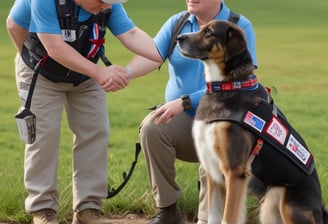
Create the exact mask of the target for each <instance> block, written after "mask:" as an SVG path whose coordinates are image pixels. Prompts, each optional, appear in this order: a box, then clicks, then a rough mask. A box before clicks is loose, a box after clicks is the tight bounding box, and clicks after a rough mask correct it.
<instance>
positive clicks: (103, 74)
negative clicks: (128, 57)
mask: <svg viewBox="0 0 328 224" xmlns="http://www.w3.org/2000/svg"><path fill="white" fill-rule="evenodd" d="M130 78H131V71H130V68H129V67H128V66H126V67H122V66H120V65H110V66H106V67H100V68H99V71H98V72H97V73H96V80H97V81H98V83H99V84H100V85H101V87H102V89H103V90H104V91H105V92H115V91H117V90H120V89H123V88H124V87H126V86H127V85H128V84H129V80H130Z"/></svg>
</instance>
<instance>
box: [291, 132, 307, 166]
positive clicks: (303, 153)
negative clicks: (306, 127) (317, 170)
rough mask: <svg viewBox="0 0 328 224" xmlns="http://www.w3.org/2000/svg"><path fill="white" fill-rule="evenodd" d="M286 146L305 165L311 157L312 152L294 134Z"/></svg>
mask: <svg viewBox="0 0 328 224" xmlns="http://www.w3.org/2000/svg"><path fill="white" fill-rule="evenodd" d="M286 147H287V149H288V150H289V151H290V152H292V153H293V154H294V155H295V156H296V158H297V159H299V160H300V161H301V162H302V163H303V164H305V165H306V164H307V163H308V161H309V159H310V158H311V153H310V152H309V151H308V150H306V148H305V147H304V146H303V145H302V144H301V143H299V142H298V141H297V139H296V138H295V137H294V136H293V135H292V134H291V135H290V136H289V139H288V143H287V146H286Z"/></svg>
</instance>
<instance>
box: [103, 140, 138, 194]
mask: <svg viewBox="0 0 328 224" xmlns="http://www.w3.org/2000/svg"><path fill="white" fill-rule="evenodd" d="M140 151H141V146H140V143H138V142H137V143H136V151H135V155H134V161H133V162H132V165H131V167H130V170H129V173H128V174H126V172H123V182H122V183H121V184H120V186H118V188H116V189H115V188H110V186H109V185H108V189H109V190H108V195H107V198H112V197H114V196H115V195H117V194H118V193H119V192H120V191H121V190H122V189H123V188H124V187H125V185H126V184H127V183H128V181H129V180H130V177H131V176H132V173H133V171H134V168H135V166H136V165H137V162H138V156H139V153H140Z"/></svg>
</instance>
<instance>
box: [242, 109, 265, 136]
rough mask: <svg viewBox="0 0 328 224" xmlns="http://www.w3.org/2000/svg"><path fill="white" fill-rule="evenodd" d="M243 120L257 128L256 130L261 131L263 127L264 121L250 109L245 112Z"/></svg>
mask: <svg viewBox="0 0 328 224" xmlns="http://www.w3.org/2000/svg"><path fill="white" fill-rule="evenodd" d="M244 122H245V123H246V124H248V125H249V126H251V127H252V128H254V129H255V130H257V131H258V132H262V130H263V127H264V125H265V121H264V120H263V119H262V118H260V117H258V116H256V115H255V114H253V113H252V112H250V111H247V114H246V116H245V118H244Z"/></svg>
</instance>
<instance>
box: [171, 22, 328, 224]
mask: <svg viewBox="0 0 328 224" xmlns="http://www.w3.org/2000/svg"><path fill="white" fill-rule="evenodd" d="M177 41H178V45H179V48H180V51H181V53H182V55H184V56H185V57H188V58H192V59H199V60H201V61H203V63H204V66H205V80H206V82H207V86H208V90H207V93H206V94H205V95H204V96H203V98H202V100H201V102H200V105H199V107H198V109H197V112H196V117H195V121H194V125H193V136H194V141H195V146H196V149H197V154H198V157H199V160H200V163H201V164H202V166H203V167H204V168H205V170H206V171H207V173H208V175H209V178H208V198H209V211H208V212H209V214H208V223H209V224H218V223H222V224H242V223H245V222H246V214H245V213H246V212H245V211H246V209H245V207H246V197H247V193H248V192H250V191H253V192H256V191H257V192H262V194H261V195H260V197H261V198H262V200H261V207H260V215H259V220H260V222H261V223H262V224H269V223H270V224H280V223H281V224H326V223H328V221H327V220H328V218H327V217H328V216H327V212H326V211H325V209H324V206H323V202H322V197H321V189H320V183H319V179H318V176H317V172H316V169H315V166H314V160H313V157H312V154H311V153H310V152H309V151H308V149H307V147H306V144H305V142H304V141H303V140H302V138H301V137H300V136H299V135H298V134H297V132H296V131H295V130H294V129H293V128H292V127H291V126H290V125H289V123H288V122H287V120H286V118H285V116H284V115H283V114H282V112H281V111H280V110H279V108H277V107H276V106H275V105H274V103H273V100H272V98H271V97H270V95H269V94H268V91H267V89H266V88H263V86H261V85H260V84H259V83H258V82H257V79H256V76H254V75H253V71H254V66H253V63H252V59H251V56H250V54H249V52H248V49H247V43H246V40H245V37H244V33H243V31H242V30H241V29H240V28H239V27H238V26H236V25H235V24H233V23H230V22H226V21H211V22H210V23H208V24H206V25H205V26H203V27H202V28H201V30H200V31H199V32H197V33H188V34H182V35H180V36H178V38H177ZM253 180H255V182H254V183H257V185H253V184H251V183H252V182H253ZM255 186H256V187H258V186H261V189H260V191H259V189H256V187H255Z"/></svg>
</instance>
